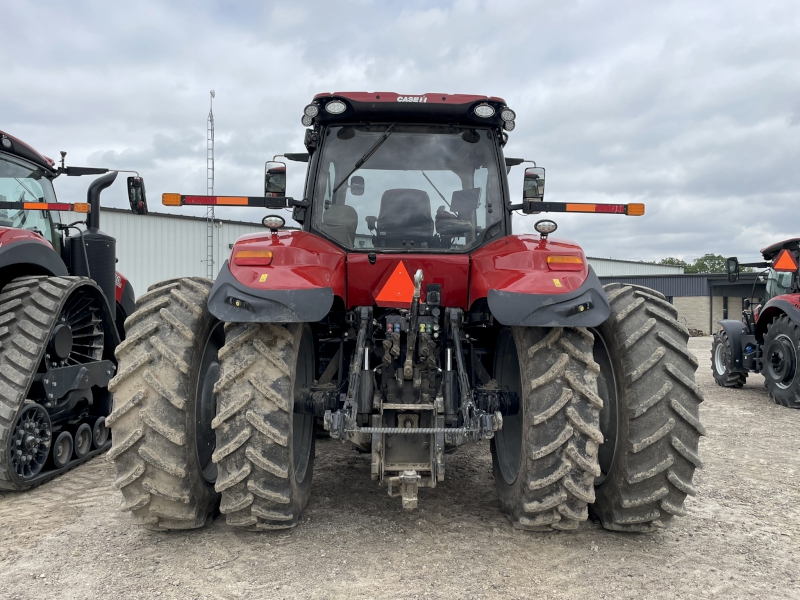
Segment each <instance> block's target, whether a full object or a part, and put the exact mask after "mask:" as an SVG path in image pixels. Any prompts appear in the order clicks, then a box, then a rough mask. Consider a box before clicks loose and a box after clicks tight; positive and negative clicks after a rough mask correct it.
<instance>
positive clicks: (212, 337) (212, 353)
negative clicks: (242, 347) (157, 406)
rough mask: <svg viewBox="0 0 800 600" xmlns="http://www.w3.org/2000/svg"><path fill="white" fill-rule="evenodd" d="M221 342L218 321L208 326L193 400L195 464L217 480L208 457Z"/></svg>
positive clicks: (212, 445)
mask: <svg viewBox="0 0 800 600" xmlns="http://www.w3.org/2000/svg"><path fill="white" fill-rule="evenodd" d="M224 343H225V331H224V325H223V324H222V323H220V322H219V321H217V322H215V323H214V324H212V326H211V327H210V328H209V331H208V336H207V337H206V339H205V343H204V345H203V358H202V360H201V361H200V372H199V373H198V376H197V387H196V388H195V389H196V390H197V398H196V402H195V442H196V443H195V450H196V452H197V464H198V465H199V467H200V472H201V473H202V475H203V479H205V481H206V483H209V484H214V483H215V482H216V481H217V465H216V463H215V462H214V461H212V460H211V457H212V455H213V454H214V449H215V448H216V447H217V438H216V434H215V433H214V429H213V428H212V427H211V422H212V421H213V420H214V417H215V416H217V397H216V394H214V384H216V383H217V381H218V380H219V375H220V366H219V350H220V348H222V346H223V344H224Z"/></svg>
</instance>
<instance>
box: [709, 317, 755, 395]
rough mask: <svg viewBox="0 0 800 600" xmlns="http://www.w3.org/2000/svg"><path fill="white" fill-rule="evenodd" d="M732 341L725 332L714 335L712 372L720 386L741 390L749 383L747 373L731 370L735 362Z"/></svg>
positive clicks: (721, 331)
mask: <svg viewBox="0 0 800 600" xmlns="http://www.w3.org/2000/svg"><path fill="white" fill-rule="evenodd" d="M732 356H733V352H732V350H731V340H730V338H728V334H727V333H725V330H724V329H723V330H720V331H718V332H717V333H715V334H714V341H713V343H712V344H711V371H712V372H713V373H714V381H716V382H717V385H718V386H721V387H729V388H740V387H742V386H743V385H744V384H745V383H746V382H747V373H743V372H741V371H733V370H731V367H732V364H731V363H732V362H733V358H732Z"/></svg>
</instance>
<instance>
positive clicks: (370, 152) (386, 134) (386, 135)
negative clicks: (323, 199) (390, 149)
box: [331, 121, 397, 196]
mask: <svg viewBox="0 0 800 600" xmlns="http://www.w3.org/2000/svg"><path fill="white" fill-rule="evenodd" d="M395 125H397V121H395V122H394V123H392V124H391V125H389V127H387V128H386V131H384V132H383V135H382V136H381V138H380V139H379V140H378V141H377V142H375V143H374V144H372V147H371V148H370V149H369V150H367V151H366V152H365V153H364V156H362V157H361V158H359V159H358V160H357V161H356V165H355V166H354V167H353V170H352V171H350V172H349V173H348V174H347V175H345V177H344V179H342V180H341V181H340V182H339V185H337V186H336V187H335V188H333V192H331V196H332V195H333V194H335V193H336V192H337V190H338V189H339V188H340V187H342V185H343V184H344V182H345V181H347V180H348V179H350V175H352V174H353V173H355V172H356V171H358V170H359V169H360V168H361V167H362V165H363V164H364V163H365V162H367V161H368V160H369V159H370V158H371V157H372V155H373V154H375V152H376V151H377V150H378V148H380V147H381V146H382V145H383V142H385V141H386V140H388V139H389V136H390V135H392V131H391V129H392V127H394V126H395Z"/></svg>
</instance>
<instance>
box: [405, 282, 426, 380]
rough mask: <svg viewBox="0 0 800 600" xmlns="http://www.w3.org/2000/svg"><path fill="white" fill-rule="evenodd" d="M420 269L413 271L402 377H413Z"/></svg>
mask: <svg viewBox="0 0 800 600" xmlns="http://www.w3.org/2000/svg"><path fill="white" fill-rule="evenodd" d="M422 280H423V274H422V269H417V272H416V273H414V296H413V297H412V299H411V319H410V322H409V325H408V340H407V341H408V344H407V348H406V362H405V363H403V378H404V379H411V378H413V377H414V348H415V346H416V345H417V316H418V315H419V297H420V294H421V291H422Z"/></svg>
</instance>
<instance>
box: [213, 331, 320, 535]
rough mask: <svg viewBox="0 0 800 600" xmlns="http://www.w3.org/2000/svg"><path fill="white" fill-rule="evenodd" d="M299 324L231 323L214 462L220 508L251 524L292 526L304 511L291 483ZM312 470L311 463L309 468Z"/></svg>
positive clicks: (238, 522) (238, 523)
mask: <svg viewBox="0 0 800 600" xmlns="http://www.w3.org/2000/svg"><path fill="white" fill-rule="evenodd" d="M300 332H301V326H300V325H298V324H290V325H286V326H284V325H277V324H256V323H232V324H228V325H226V331H225V346H223V348H222V349H221V350H220V353H219V357H220V364H221V365H222V375H221V376H220V379H219V381H218V382H217V385H216V387H215V392H216V394H217V403H218V414H217V417H216V419H214V423H213V426H214V428H215V430H216V433H217V448H216V451H215V452H214V461H215V462H216V463H217V465H218V467H219V477H218V479H217V485H216V488H217V491H218V492H221V493H222V502H221V504H220V512H222V513H223V514H225V515H226V518H227V522H228V524H230V525H233V526H235V527H240V528H244V529H249V530H266V529H286V528H289V527H294V526H295V525H296V524H297V520H298V518H299V517H300V512H301V511H302V510H303V508H304V505H303V500H302V499H300V498H298V495H297V492H296V490H295V485H293V483H294V482H293V481H292V477H293V473H292V469H291V463H290V460H291V457H290V454H291V452H292V445H291V438H290V431H291V426H292V425H291V424H292V420H291V413H290V411H291V410H292V406H293V404H292V403H291V402H290V400H289V399H290V398H291V397H292V390H293V389H294V376H295V365H296V364H297V351H298V350H297V349H298V347H299V343H300ZM309 468H310V467H309Z"/></svg>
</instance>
